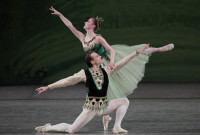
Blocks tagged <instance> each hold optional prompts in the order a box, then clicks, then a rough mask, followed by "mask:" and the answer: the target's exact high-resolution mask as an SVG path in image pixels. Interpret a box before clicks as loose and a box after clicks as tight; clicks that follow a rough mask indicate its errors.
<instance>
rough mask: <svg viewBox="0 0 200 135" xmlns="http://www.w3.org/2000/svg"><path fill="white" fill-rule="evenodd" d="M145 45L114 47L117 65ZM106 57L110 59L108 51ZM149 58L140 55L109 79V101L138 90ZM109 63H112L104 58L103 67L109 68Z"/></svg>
mask: <svg viewBox="0 0 200 135" xmlns="http://www.w3.org/2000/svg"><path fill="white" fill-rule="evenodd" d="M145 45H146V44H140V45H134V46H127V45H112V48H113V49H114V50H115V63H116V62H118V61H120V60H121V59H122V58H124V57H126V56H127V55H129V54H131V53H133V52H134V51H136V50H139V49H141V48H143V47H144V46H145ZM106 55H107V56H108V57H109V58H110V54H109V52H108V51H107V53H106ZM149 56H150V55H144V54H139V55H138V56H136V57H134V58H133V59H132V60H131V61H130V62H129V63H128V64H127V65H125V66H124V67H123V68H121V69H120V70H118V71H117V72H116V73H115V74H113V75H112V76H111V77H110V78H109V86H108V93H107V98H108V100H112V99H118V98H124V97H127V96H128V95H130V94H131V93H133V91H134V90H135V89H136V88H137V85H138V82H140V81H141V79H142V78H143V76H144V71H145V64H146V63H147V62H148V60H149ZM109 63H110V62H109V61H108V60H107V59H106V58H103V65H106V66H107V65H109Z"/></svg>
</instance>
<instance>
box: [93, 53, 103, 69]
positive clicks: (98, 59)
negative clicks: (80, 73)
mask: <svg viewBox="0 0 200 135" xmlns="http://www.w3.org/2000/svg"><path fill="white" fill-rule="evenodd" d="M90 56H91V57H92V58H93V60H92V61H91V63H92V65H96V66H98V65H100V64H102V60H101V56H99V55H98V54H97V53H95V52H93V53H91V54H90Z"/></svg>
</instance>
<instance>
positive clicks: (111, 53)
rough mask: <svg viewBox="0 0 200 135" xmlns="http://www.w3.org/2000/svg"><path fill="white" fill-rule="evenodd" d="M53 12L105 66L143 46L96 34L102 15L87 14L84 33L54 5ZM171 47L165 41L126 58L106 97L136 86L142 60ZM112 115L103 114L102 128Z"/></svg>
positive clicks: (141, 73) (110, 66)
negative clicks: (117, 42)
mask: <svg viewBox="0 0 200 135" xmlns="http://www.w3.org/2000/svg"><path fill="white" fill-rule="evenodd" d="M50 10H51V11H52V13H51V14H52V15H57V16H59V17H60V19H61V20H62V21H63V23H64V24H65V25H66V26H67V27H68V28H69V29H70V30H71V31H72V33H73V34H74V35H75V36H76V37H77V38H78V39H79V40H80V41H81V43H82V46H83V50H84V51H85V53H86V54H87V53H88V52H89V51H94V52H96V53H97V54H99V55H100V56H101V57H102V60H103V63H102V66H107V68H108V69H113V68H114V66H115V65H114V62H115V61H119V60H120V59H122V58H123V57H125V56H127V55H128V54H131V53H132V52H134V51H136V50H138V49H140V48H142V47H144V46H145V45H146V44H140V45H134V46H127V45H112V46H110V45H109V44H108V43H107V41H106V40H105V39H104V38H103V37H102V36H101V35H99V34H96V33H95V32H97V31H98V30H99V29H101V24H102V21H103V19H102V18H99V17H96V18H93V17H92V18H89V19H88V21H87V22H85V25H84V27H83V28H84V29H85V31H86V35H84V34H83V33H82V32H80V31H79V30H77V29H76V28H75V27H74V26H73V24H72V23H71V22H70V21H69V20H68V19H67V18H66V17H64V16H63V15H62V14H61V13H60V12H58V11H57V10H55V9H54V8H53V7H51V8H50ZM173 48H174V44H172V43H171V44H168V45H165V46H162V47H159V48H154V47H151V48H148V49H146V50H145V52H143V54H144V55H139V56H138V57H136V58H135V59H134V60H132V61H131V62H129V64H127V65H126V66H125V67H124V68H123V69H121V70H120V71H118V72H117V73H116V74H114V75H113V76H112V77H110V78H109V82H110V83H109V87H108V94H107V98H108V100H112V99H118V98H125V97H127V96H128V95H130V94H131V93H133V91H134V90H135V89H136V88H137V84H138V83H139V82H140V81H141V79H142V78H143V76H144V71H145V64H146V63H147V62H148V60H149V57H150V56H151V54H152V53H155V52H166V51H170V50H172V49H173ZM110 120H111V117H109V116H104V117H103V124H104V129H105V130H107V128H108V122H109V121H110Z"/></svg>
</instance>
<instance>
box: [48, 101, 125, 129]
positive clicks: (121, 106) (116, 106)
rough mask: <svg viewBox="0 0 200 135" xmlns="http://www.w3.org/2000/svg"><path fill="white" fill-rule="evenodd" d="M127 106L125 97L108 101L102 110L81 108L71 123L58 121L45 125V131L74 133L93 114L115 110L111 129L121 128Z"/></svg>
mask: <svg viewBox="0 0 200 135" xmlns="http://www.w3.org/2000/svg"><path fill="white" fill-rule="evenodd" d="M128 106H129V100H128V99H127V98H120V99H114V100H111V101H110V102H109V106H108V107H107V109H106V110H104V111H100V112H99V111H94V110H88V109H83V111H82V113H81V114H80V115H79V116H78V117H77V119H76V120H75V121H74V123H73V124H67V123H60V124H57V125H52V126H47V127H46V128H45V132H47V131H58V132H68V133H75V132H77V131H79V130H80V129H81V128H82V127H83V126H85V125H86V124H87V123H88V122H89V121H90V120H92V119H93V118H94V117H95V116H104V115H108V114H110V113H112V112H114V111H116V119H115V124H114V127H113V129H121V122H122V119H123V118H124V116H125V114H126V111H127V109H128Z"/></svg>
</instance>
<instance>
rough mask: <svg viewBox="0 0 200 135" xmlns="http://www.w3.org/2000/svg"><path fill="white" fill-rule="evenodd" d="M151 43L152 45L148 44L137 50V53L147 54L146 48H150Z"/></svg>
mask: <svg viewBox="0 0 200 135" xmlns="http://www.w3.org/2000/svg"><path fill="white" fill-rule="evenodd" d="M149 45H150V44H146V45H145V46H144V47H143V48H141V49H140V50H137V51H136V53H137V54H145V55H147V53H146V52H145V50H146V49H147V48H150V47H149Z"/></svg>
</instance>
